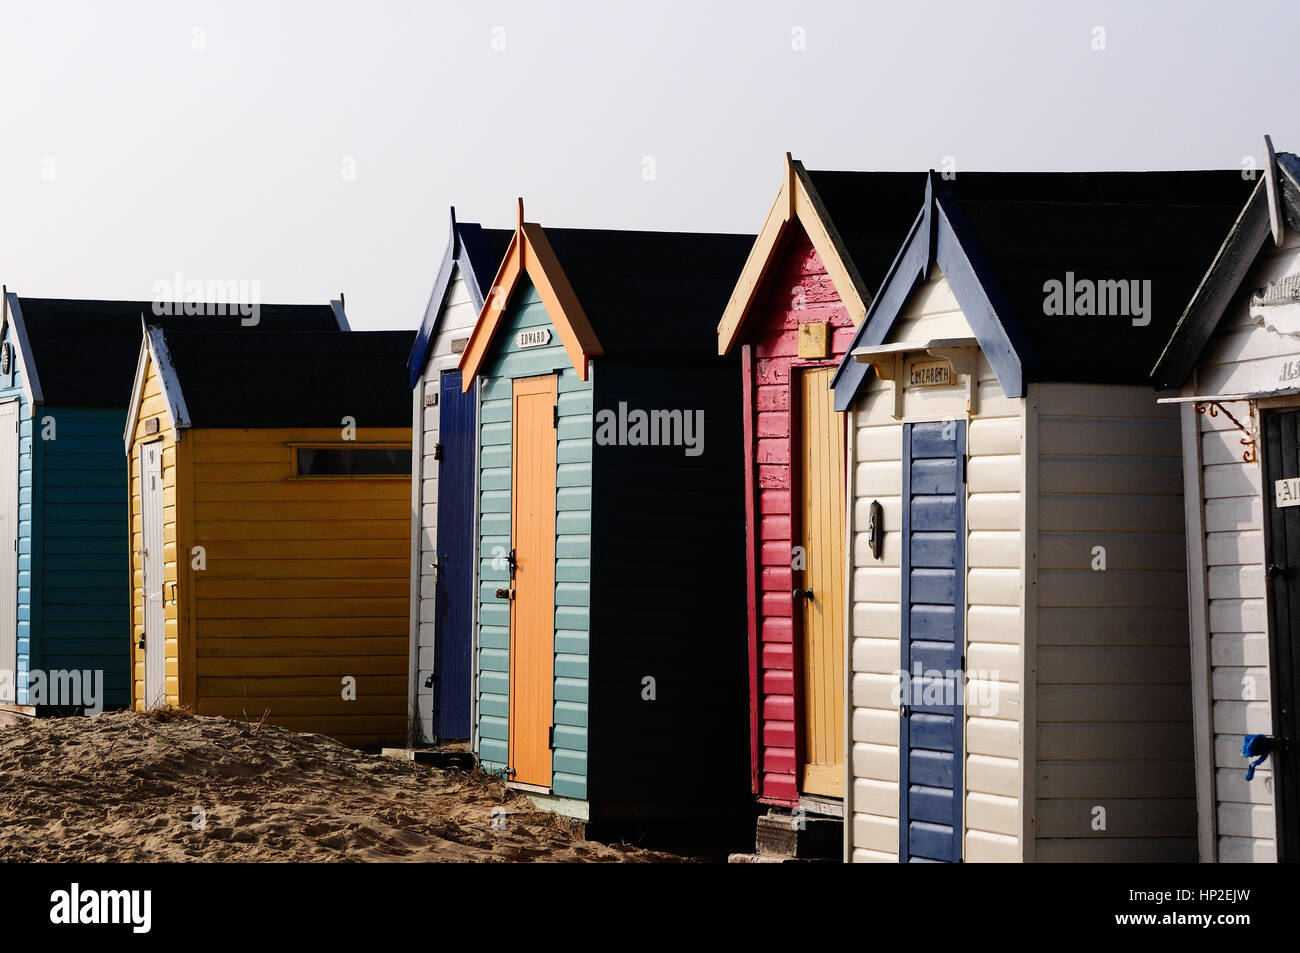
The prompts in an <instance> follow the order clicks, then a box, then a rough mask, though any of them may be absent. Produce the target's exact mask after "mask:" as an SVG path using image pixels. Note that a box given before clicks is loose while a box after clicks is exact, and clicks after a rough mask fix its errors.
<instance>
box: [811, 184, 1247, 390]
mask: <svg viewBox="0 0 1300 953" xmlns="http://www.w3.org/2000/svg"><path fill="white" fill-rule="evenodd" d="M1250 187H1251V183H1250V182H1248V181H1243V180H1242V178H1241V175H1240V173H1239V172H1236V171H1227V172H1138V173H1134V172H1084V173H977V172H965V173H961V174H960V175H958V176H957V177H956V179H955V180H954V181H943V180H942V179H940V178H938V177H937V176H935V175H934V174H933V173H932V174H931V176H930V181H929V184H928V186H927V190H926V193H927V194H926V200H925V203H924V204H923V206H922V207H921V209H920V215H919V216H918V218H917V221H916V222H915V224H914V226H913V229H912V231H911V232H910V233H909V235H908V236H907V239H906V241H905V242H904V244H903V247H902V249H901V250H900V251H899V253H898V256H897V257H896V259H895V261H894V263H893V265H892V266H891V267H890V272H889V276H888V277H887V278H886V281H885V284H884V285H883V286H882V287H881V290H880V294H879V295H878V296H877V298H876V301H875V302H873V305H872V308H871V311H870V312H869V313H868V316H867V320H866V321H864V322H863V324H862V325H861V326H860V327H859V329H858V334H857V336H856V337H855V339H854V342H853V345H852V347H853V348H857V347H861V346H870V345H877V344H880V343H882V342H883V341H884V340H885V338H886V337H887V336H888V334H889V331H890V329H891V328H892V326H893V324H894V321H895V320H896V319H897V317H898V314H899V312H900V311H901V309H902V307H903V305H904V304H905V303H906V298H907V297H908V296H909V295H910V293H911V290H912V289H913V288H914V287H915V286H916V283H917V282H918V281H919V280H921V279H922V278H923V277H924V276H925V275H927V274H928V273H929V268H930V265H931V264H932V263H936V264H938V266H939V268H940V269H941V270H942V272H943V274H944V275H945V277H946V278H947V279H948V282H949V284H950V286H951V287H952V289H953V293H954V295H955V296H956V298H957V301H958V303H959V304H960V305H961V307H962V310H963V312H964V314H965V316H966V318H967V320H968V321H969V322H970V324H971V327H972V330H973V331H974V332H975V335H976V337H977V338H978V339H979V340H980V344H981V347H982V348H983V349H984V351H985V353H986V356H987V357H988V358H989V360H990V363H992V364H993V366H994V369H995V370H996V371H997V372H998V379H999V382H1000V383H1001V384H1002V387H1003V390H1004V391H1005V392H1006V393H1007V394H1008V395H1009V396H1016V397H1018V396H1023V393H1024V384H1025V382H1028V381H1049V380H1050V381H1076V382H1089V383H1126V384H1142V383H1146V382H1147V380H1148V377H1147V375H1148V372H1149V369H1150V367H1151V364H1152V362H1153V361H1154V360H1155V356H1156V355H1157V354H1158V353H1159V351H1160V348H1161V347H1162V346H1163V344H1164V342H1165V340H1166V339H1167V338H1168V335H1169V332H1170V330H1171V329H1172V328H1173V325H1174V323H1175V322H1176V321H1177V319H1178V315H1179V314H1180V313H1181V311H1182V305H1183V303H1184V302H1186V301H1187V299H1188V297H1189V296H1190V295H1191V294H1192V292H1193V290H1194V289H1195V288H1196V285H1197V282H1198V281H1199V279H1200V276H1201V274H1202V273H1203V272H1204V270H1205V267H1206V266H1207V265H1208V263H1209V262H1210V261H1211V259H1212V258H1213V256H1214V252H1215V249H1216V248H1217V247H1218V245H1219V241H1220V240H1221V237H1222V235H1223V232H1224V230H1225V229H1227V227H1228V226H1229V225H1230V224H1231V223H1232V221H1233V219H1234V218H1235V216H1236V215H1237V212H1238V209H1239V208H1240V206H1241V202H1242V201H1243V199H1244V198H1245V196H1246V194H1247V193H1248V192H1249V190H1250ZM1071 281H1073V282H1074V283H1075V285H1076V286H1077V285H1078V284H1079V282H1083V281H1087V282H1095V283H1100V282H1114V281H1124V282H1141V283H1143V284H1138V285H1135V286H1131V287H1135V288H1137V289H1138V290H1139V291H1141V290H1142V289H1144V288H1149V289H1150V293H1149V297H1144V299H1143V306H1144V307H1145V308H1146V309H1147V310H1146V312H1145V313H1144V314H1141V315H1132V314H1122V315H1112V316H1082V315H1069V314H1065V315H1061V314H1053V313H1049V311H1048V308H1047V307H1046V299H1047V291H1048V288H1049V287H1050V286H1049V284H1048V283H1049V282H1060V283H1061V284H1062V285H1063V286H1065V287H1067V288H1068V287H1069V282H1071ZM1148 281H1149V282H1150V285H1149V286H1147V285H1145V284H1144V283H1145V282H1148ZM1072 300H1073V299H1072ZM1135 321H1136V322H1137V323H1136V324H1135V323H1134V322H1135ZM866 370H867V365H864V364H861V363H858V362H857V361H855V360H853V358H852V357H851V356H850V357H849V358H847V359H846V360H845V362H844V363H842V364H841V365H840V368H839V370H838V371H837V372H836V378H835V389H836V406H837V407H840V408H841V409H843V408H844V407H846V406H847V405H848V402H849V401H850V400H851V398H852V395H853V394H854V393H856V391H857V388H858V386H859V385H860V384H861V382H862V380H863V379H864V375H865V373H866Z"/></svg>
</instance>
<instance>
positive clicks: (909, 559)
mask: <svg viewBox="0 0 1300 953" xmlns="http://www.w3.org/2000/svg"><path fill="white" fill-rule="evenodd" d="M965 456H966V424H965V422H964V421H955V420H946V421H935V422H931V423H913V424H904V425H903V504H904V505H903V527H902V538H903V546H902V553H901V556H900V558H901V563H902V580H903V594H902V607H903V611H902V613H901V619H902V625H901V629H902V633H901V634H902V639H901V642H902V663H903V669H904V670H905V671H906V672H907V673H908V675H907V677H906V678H904V679H903V685H904V686H905V692H904V696H903V698H902V707H901V710H900V714H901V715H902V717H901V719H900V722H901V725H902V733H901V739H900V748H899V751H900V765H899V785H898V790H899V815H898V816H899V819H900V820H899V859H900V860H904V861H922V862H926V861H928V862H943V861H948V862H956V861H960V860H961V838H962V820H961V800H962V771H961V769H962V707H963V704H962V703H963V698H962V693H963V692H964V691H965V682H966V680H965V674H964V672H963V671H962V669H963V668H964V667H965V665H964V651H965V648H964V634H965V633H964V631H963V630H964V625H963V620H964V616H965V611H964V609H965V602H966V594H965V574H966V573H965V569H966V552H965V549H966V547H965V529H966V477H965V472H964V470H965V466H964V462H965Z"/></svg>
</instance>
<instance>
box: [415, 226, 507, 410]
mask: <svg viewBox="0 0 1300 953" xmlns="http://www.w3.org/2000/svg"><path fill="white" fill-rule="evenodd" d="M513 235H514V230H513V229H503V228H483V227H482V226H480V225H477V224H475V223H474V222H458V221H456V209H455V208H453V209H452V210H451V234H450V235H449V236H448V238H447V249H446V251H445V252H444V253H443V256H442V264H441V265H439V267H438V274H437V275H436V276H435V277H434V279H433V291H432V292H431V293H430V294H429V300H428V302H427V303H426V304H425V306H424V319H423V320H422V321H421V322H420V328H419V330H418V331H416V333H415V343H414V344H413V345H412V346H411V354H410V356H409V358H408V359H407V362H406V369H407V373H408V376H409V380H410V382H411V386H412V387H414V386H415V382H416V381H417V380H418V379H419V377H420V375H421V374H422V373H423V372H424V364H425V361H427V360H428V358H429V348H431V347H432V346H433V341H434V338H435V337H436V336H437V334H438V322H439V321H440V320H441V318H442V308H443V305H444V304H445V302H446V300H447V292H448V290H449V289H450V288H451V279H452V275H454V274H455V273H456V268H457V266H459V267H460V272H461V277H462V279H463V280H464V282H465V287H466V288H468V289H469V295H470V299H471V300H472V301H473V302H474V307H475V308H479V309H481V308H482V307H483V299H484V297H485V296H486V295H487V292H488V290H489V289H490V288H491V286H492V279H493V278H495V277H496V273H497V268H499V267H500V265H501V259H503V258H505V256H506V249H507V248H509V247H510V239H511V237H512V236H513Z"/></svg>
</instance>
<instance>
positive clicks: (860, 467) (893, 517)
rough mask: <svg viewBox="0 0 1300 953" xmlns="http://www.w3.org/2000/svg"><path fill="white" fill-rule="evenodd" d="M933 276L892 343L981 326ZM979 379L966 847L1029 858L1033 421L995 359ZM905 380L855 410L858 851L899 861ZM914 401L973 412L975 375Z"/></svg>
mask: <svg viewBox="0 0 1300 953" xmlns="http://www.w3.org/2000/svg"><path fill="white" fill-rule="evenodd" d="M932 274H933V277H932V278H931V279H930V280H929V281H926V282H924V283H923V284H921V285H920V286H919V287H918V288H917V289H916V290H915V291H914V293H913V295H912V297H911V299H910V300H909V302H908V304H907V306H906V307H905V309H904V311H903V314H902V315H901V316H900V319H899V323H898V325H897V326H896V327H895V329H894V331H893V332H892V333H891V334H890V336H889V339H888V343H896V342H904V341H917V340H926V339H931V338H935V337H969V336H971V333H972V332H971V330H970V327H969V325H968V324H967V323H966V320H965V317H964V316H963V315H962V313H961V311H960V309H959V308H958V306H957V303H956V300H955V299H954V297H953V294H952V291H951V289H950V287H949V286H948V283H947V281H946V279H944V278H943V276H942V275H941V274H939V272H938V270H937V269H935V270H934V271H933V272H932ZM977 375H978V381H979V384H978V387H979V394H978V397H979V414H978V415H977V416H976V417H974V418H971V419H970V420H969V422H968V431H967V445H968V456H969V464H968V471H967V493H968V496H967V526H966V553H967V555H966V562H967V567H966V568H967V574H966V591H967V608H966V627H965V628H966V669H967V673H968V680H967V686H966V708H965V725H964V729H963V734H964V737H965V748H966V751H965V765H964V772H963V773H964V776H965V797H964V805H963V806H964V810H963V816H964V825H965V836H964V841H965V843H964V856H965V859H966V860H970V861H989V860H1018V859H1019V858H1020V845H1019V819H1018V817H1019V797H1018V795H1019V788H1020V777H1021V769H1020V762H1019V757H1020V724H1021V710H1020V694H1019V686H1020V680H1021V675H1020V672H1021V666H1022V664H1023V663H1022V660H1021V651H1022V630H1023V626H1022V622H1021V614H1020V599H1021V591H1020V590H1021V578H1022V577H1021V570H1022V565H1021V564H1022V562H1023V559H1022V552H1023V545H1022V543H1021V531H1022V510H1023V506H1022V504H1021V487H1022V484H1023V478H1022V476H1021V473H1022V471H1023V459H1022V454H1023V438H1022V431H1023V427H1022V424H1021V405H1020V401H1017V400H1010V399H1008V398H1006V397H1005V396H1004V395H1003V393H1002V389H1001V387H1000V386H999V385H998V383H997V380H996V378H995V376H994V374H993V371H992V369H991V368H990V367H989V365H988V362H987V361H986V360H985V359H984V358H983V356H982V355H981V357H980V360H979V369H978V372H977ZM892 387H893V385H892V384H885V383H882V382H880V381H878V380H876V379H874V378H872V379H871V382H870V383H869V384H867V385H866V387H865V389H864V391H863V393H862V394H861V395H860V396H859V397H858V399H857V401H856V402H855V405H854V409H853V411H852V414H853V420H852V424H851V425H852V426H853V427H854V428H855V434H854V437H855V447H854V460H853V463H852V467H853V473H852V495H853V505H854V513H853V526H854V536H853V540H852V547H851V555H852V562H851V570H850V571H851V575H852V602H851V614H852V618H851V622H850V653H851V654H850V664H851V666H852V686H851V693H852V703H851V710H852V719H851V724H850V728H849V730H850V732H851V742H850V743H851V758H850V762H851V763H850V766H849V777H850V782H851V784H852V786H853V817H852V824H851V830H850V832H849V838H850V844H851V848H852V850H851V858H852V859H853V860H855V861H894V860H897V858H898V839H899V822H898V804H899V791H898V774H899V730H900V726H899V717H898V696H897V692H898V683H899V677H898V672H899V667H900V663H901V654H900V653H901V648H900V645H899V637H898V633H899V624H900V598H901V593H902V580H901V577H900V574H899V566H900V560H899V540H900V537H899V535H898V533H899V528H900V526H901V520H902V501H901V497H900V491H901V483H900V475H901V466H902V463H901V461H902V429H903V428H902V423H901V422H900V421H897V420H895V419H894V418H893V416H892V412H893V408H894V397H893V390H892ZM903 403H904V419H905V420H943V419H945V418H952V419H961V420H966V419H967V414H966V396H965V387H964V385H956V386H940V387H924V388H908V389H907V390H906V392H905V393H904V400H903ZM873 500H878V501H879V502H880V504H881V506H882V508H883V509H884V525H885V543H884V550H883V553H882V557H881V559H880V560H876V559H874V558H873V557H872V556H871V551H870V546H869V544H868V542H867V533H866V529H867V520H868V513H869V509H870V505H871V502H872V501H873Z"/></svg>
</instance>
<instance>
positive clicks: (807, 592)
mask: <svg viewBox="0 0 1300 953" xmlns="http://www.w3.org/2000/svg"><path fill="white" fill-rule="evenodd" d="M791 595H792V596H793V597H794V600H795V601H796V602H798V601H799V600H800V599H807V600H808V601H809V602H812V601H813V591H812V590H811V589H796V590H795V591H794V592H793V593H791Z"/></svg>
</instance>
